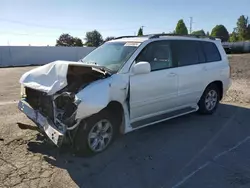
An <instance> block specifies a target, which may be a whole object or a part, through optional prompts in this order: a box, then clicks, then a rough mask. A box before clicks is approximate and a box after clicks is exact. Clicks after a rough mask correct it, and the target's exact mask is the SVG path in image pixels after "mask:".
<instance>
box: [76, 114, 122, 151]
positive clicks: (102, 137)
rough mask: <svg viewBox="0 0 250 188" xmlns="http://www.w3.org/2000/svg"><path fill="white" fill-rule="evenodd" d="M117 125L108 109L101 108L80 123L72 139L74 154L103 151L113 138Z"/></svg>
mask: <svg viewBox="0 0 250 188" xmlns="http://www.w3.org/2000/svg"><path fill="white" fill-rule="evenodd" d="M117 127H118V126H117V125H116V122H115V121H114V118H113V117H112V116H111V114H110V113H109V111H108V110H103V111H101V112H99V113H97V114H94V115H92V116H91V117H89V118H87V119H86V121H85V122H84V123H83V124H81V125H80V127H79V129H78V131H77V133H76V136H75V139H74V150H75V152H76V154H78V155H81V156H92V155H95V154H97V153H100V152H103V151H104V150H106V149H107V148H108V147H109V146H110V144H111V143H112V141H113V140H114V137H115V135H116V134H117Z"/></svg>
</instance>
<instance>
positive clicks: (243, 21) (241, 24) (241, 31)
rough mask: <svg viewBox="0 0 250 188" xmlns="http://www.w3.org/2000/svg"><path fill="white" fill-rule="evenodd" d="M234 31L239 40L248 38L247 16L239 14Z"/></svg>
mask: <svg viewBox="0 0 250 188" xmlns="http://www.w3.org/2000/svg"><path fill="white" fill-rule="evenodd" d="M236 33H237V34H238V37H239V38H238V39H239V40H240V41H244V40H249V39H250V24H248V17H245V16H244V15H242V16H240V17H239V19H238V21H237V27H236Z"/></svg>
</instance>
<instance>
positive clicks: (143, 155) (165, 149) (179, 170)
mask: <svg viewBox="0 0 250 188" xmlns="http://www.w3.org/2000/svg"><path fill="white" fill-rule="evenodd" d="M239 58H240V59H239ZM243 59H244V60H243ZM230 61H231V63H232V65H233V66H234V67H233V70H234V73H235V74H233V76H234V77H233V78H234V84H233V86H232V88H231V89H230V91H229V92H228V93H229V94H228V95H227V96H226V97H225V99H224V101H223V102H222V103H221V104H220V106H219V108H218V110H217V112H216V113H215V114H214V115H212V116H201V115H198V114H196V113H194V114H190V115H187V116H184V117H180V118H177V119H174V120H170V121H167V122H164V123H160V124H157V125H153V126H150V127H146V128H143V129H140V130H137V131H134V132H132V133H130V134H127V135H125V136H123V137H121V138H119V139H118V140H117V141H116V142H115V143H114V144H113V145H112V146H111V147H110V148H109V149H108V150H107V151H105V152H103V153H101V154H99V155H97V156H95V157H92V158H79V157H76V156H74V155H73V154H72V153H71V152H70V151H69V150H68V149H67V148H62V149H60V150H59V149H58V148H56V147H54V146H53V145H52V144H50V142H48V141H46V139H45V138H44V137H43V136H42V135H40V134H38V133H37V131H35V130H23V129H20V128H19V126H20V124H21V125H23V124H24V125H32V126H33V125H34V124H33V123H32V122H31V121H29V120H28V119H27V118H26V117H25V116H24V115H23V114H21V113H20V112H19V111H18V109H17V103H16V102H17V100H18V98H19V93H20V88H19V83H18V79H19V78H20V76H21V74H22V73H24V72H25V71H27V70H29V69H31V67H23V68H3V69H0V87H1V90H0V187H22V188H23V187H32V188H33V187H83V188H85V187H86V188H92V187H93V188H96V187H98V188H99V187H102V188H106V187H107V188H109V187H114V188H117V187H119V188H127V187H129V188H133V187H135V188H158V187H159V188H161V187H164V188H165V187H166V188H168V187H184V188H196V187H199V188H200V187H202V188H206V187H218V188H234V187H237V188H238V187H242V188H245V187H250V151H249V146H250V126H249V125H250V123H249V122H250V100H249V98H250V96H249V95H248V93H249V91H250V89H249V87H248V88H247V87H246V86H250V85H249V77H248V74H246V75H244V74H243V73H244V71H245V72H248V71H249V70H250V68H249V67H250V55H247V56H240V57H239V56H236V57H233V59H231V60H230ZM239 61H242V62H243V61H244V63H242V68H241V69H242V70H243V73H242V70H241V69H240V68H239V67H238V65H237V66H236V65H234V63H235V62H239ZM247 62H248V63H247ZM246 64H247V65H248V66H249V67H248V68H246ZM237 72H238V73H237ZM242 74H243V76H242ZM238 75H240V77H239V76H238ZM243 91H244V92H243ZM18 125H19V126H18Z"/></svg>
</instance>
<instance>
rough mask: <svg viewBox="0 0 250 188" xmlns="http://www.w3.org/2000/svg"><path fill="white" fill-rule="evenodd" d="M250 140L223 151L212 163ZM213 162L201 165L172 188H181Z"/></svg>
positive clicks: (249, 137)
mask: <svg viewBox="0 0 250 188" xmlns="http://www.w3.org/2000/svg"><path fill="white" fill-rule="evenodd" d="M249 139H250V136H247V137H246V138H245V139H243V140H242V141H240V142H238V143H237V144H236V145H235V146H233V147H231V148H229V149H228V150H226V151H223V152H221V153H219V154H218V155H216V156H215V157H213V159H212V161H216V160H217V159H218V158H219V157H221V156H223V155H226V154H228V153H229V152H231V151H233V150H235V149H236V148H238V147H239V146H240V145H242V144H244V143H245V142H247V141H248V140H249ZM212 161H207V162H206V163H205V164H203V165H201V166H200V167H199V168H197V169H196V170H194V171H193V172H191V173H190V174H189V175H187V176H185V177H184V178H183V179H182V180H181V181H179V182H178V183H177V184H175V185H174V186H172V188H177V187H179V186H181V185H182V184H183V183H185V182H186V181H187V180H188V179H190V178H191V177H193V176H194V175H195V174H196V173H197V172H199V171H200V170H202V169H204V168H205V167H207V166H208V165H209V164H211V163H212Z"/></svg>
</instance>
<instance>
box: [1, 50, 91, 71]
mask: <svg viewBox="0 0 250 188" xmlns="http://www.w3.org/2000/svg"><path fill="white" fill-rule="evenodd" d="M93 49H94V48H92V47H55V46H42V47H35V46H0V67H8V66H24V65H43V64H46V63H50V62H52V61H55V60H68V61H78V60H79V59H81V58H82V57H84V56H86V55H87V54H88V53H89V52H91V51H92V50H93Z"/></svg>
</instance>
